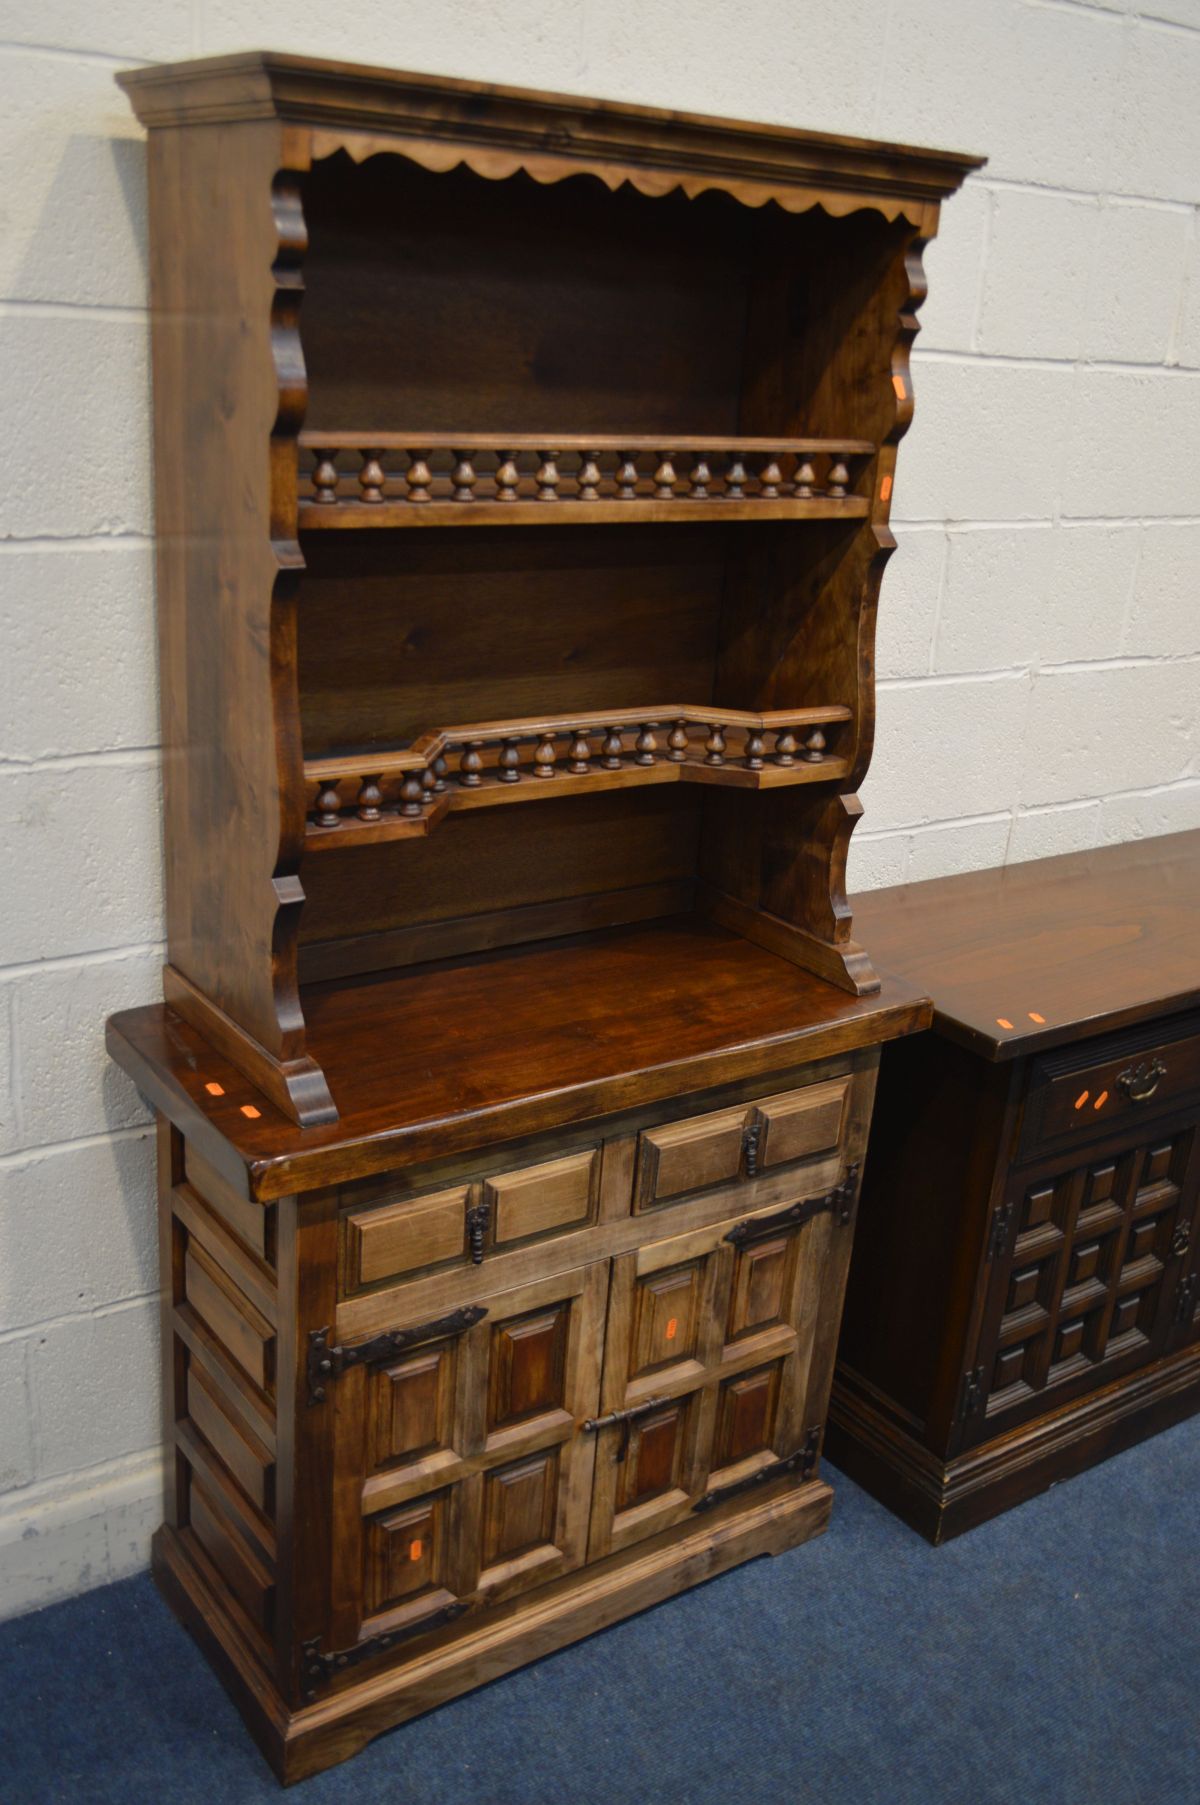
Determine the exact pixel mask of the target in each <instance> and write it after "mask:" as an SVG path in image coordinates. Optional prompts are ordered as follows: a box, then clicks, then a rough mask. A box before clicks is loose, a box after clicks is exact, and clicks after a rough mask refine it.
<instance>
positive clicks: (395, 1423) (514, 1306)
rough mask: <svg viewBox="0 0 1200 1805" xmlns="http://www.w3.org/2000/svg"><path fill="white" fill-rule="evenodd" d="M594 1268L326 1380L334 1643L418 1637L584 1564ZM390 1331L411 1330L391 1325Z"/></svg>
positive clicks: (599, 1302)
mask: <svg viewBox="0 0 1200 1805" xmlns="http://www.w3.org/2000/svg"><path fill="white" fill-rule="evenodd" d="M607 1290H608V1262H607V1261H599V1262H597V1263H596V1264H595V1265H592V1266H588V1267H583V1268H580V1269H578V1270H576V1271H574V1272H567V1273H562V1274H559V1275H558V1276H557V1277H555V1278H552V1279H545V1280H541V1281H539V1282H537V1283H534V1284H529V1285H524V1286H522V1287H520V1288H519V1289H517V1290H513V1291H507V1292H504V1293H502V1294H500V1295H499V1296H495V1297H486V1296H484V1297H481V1298H480V1299H479V1301H478V1303H477V1304H476V1305H475V1306H474V1307H473V1308H472V1309H471V1310H469V1311H467V1312H466V1315H467V1316H468V1317H470V1316H474V1315H475V1313H476V1312H477V1311H479V1310H483V1311H484V1312H485V1313H484V1314H482V1315H481V1316H479V1317H478V1320H474V1321H472V1322H470V1324H469V1326H467V1327H466V1328H464V1329H463V1330H462V1332H461V1333H458V1334H451V1335H443V1336H441V1337H440V1338H437V1339H433V1340H430V1341H428V1342H424V1341H422V1342H421V1343H420V1345H417V1346H414V1347H412V1348H410V1349H409V1350H407V1351H406V1352H404V1353H403V1354H402V1355H400V1356H399V1357H398V1358H396V1359H394V1360H383V1361H381V1362H379V1363H377V1364H371V1365H365V1366H360V1367H357V1368H354V1369H353V1370H350V1371H347V1372H344V1373H343V1374H342V1375H341V1377H340V1378H339V1379H338V1380H337V1383H336V1399H337V1410H338V1420H337V1438H336V1439H337V1454H336V1463H337V1482H336V1490H335V1496H336V1508H335V1523H334V1567H335V1575H334V1596H333V1600H332V1619H333V1621H332V1625H331V1639H332V1644H333V1646H334V1647H335V1648H341V1647H344V1646H346V1645H348V1644H354V1643H357V1642H359V1641H360V1640H363V1639H369V1638H372V1637H375V1636H381V1635H385V1634H386V1635H390V1636H392V1637H395V1636H397V1635H409V1634H413V1635H415V1634H419V1633H420V1631H421V1629H422V1627H423V1626H428V1627H429V1628H433V1627H436V1626H437V1625H438V1624H440V1623H442V1622H445V1621H446V1620H447V1618H448V1617H452V1616H454V1615H457V1614H459V1613H460V1612H462V1611H464V1610H466V1609H468V1608H471V1607H474V1606H478V1605H483V1604H490V1603H496V1602H499V1601H500V1600H501V1599H504V1598H509V1597H512V1596H513V1595H514V1594H515V1593H518V1592H521V1591H524V1590H526V1589H527V1588H528V1587H530V1586H535V1585H541V1584H543V1583H544V1582H545V1581H547V1580H549V1579H554V1578H556V1577H557V1576H558V1575H559V1574H561V1573H566V1572H569V1571H570V1570H571V1568H573V1567H576V1566H578V1565H579V1563H580V1562H581V1561H582V1560H583V1559H584V1556H585V1553H586V1543H587V1523H588V1510H589V1501H590V1493H591V1481H592V1467H593V1462H594V1458H595V1441H594V1438H593V1437H591V1436H587V1435H582V1434H578V1433H577V1432H576V1428H577V1424H578V1423H579V1422H581V1421H582V1420H583V1419H585V1418H587V1417H589V1416H591V1415H592V1414H594V1412H595V1410H596V1409H597V1406H598V1401H599V1381H600V1358H601V1353H600V1350H601V1339H602V1336H603V1332H604V1307H605V1299H606V1295H607ZM395 1326H396V1328H398V1329H406V1328H411V1327H413V1326H415V1325H412V1324H407V1323H404V1322H401V1321H397V1323H396V1325H395Z"/></svg>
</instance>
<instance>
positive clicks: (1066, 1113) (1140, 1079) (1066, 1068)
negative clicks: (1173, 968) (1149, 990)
mask: <svg viewBox="0 0 1200 1805" xmlns="http://www.w3.org/2000/svg"><path fill="white" fill-rule="evenodd" d="M1187 1025H1188V1026H1192V1027H1195V1028H1197V1031H1196V1032H1193V1033H1190V1034H1188V1033H1184V1034H1182V1035H1181V1034H1179V1033H1178V1032H1176V1033H1175V1034H1174V1035H1172V1033H1171V1028H1170V1024H1162V1025H1161V1028H1160V1033H1159V1035H1158V1036H1156V1035H1155V1034H1154V1033H1153V1031H1150V1032H1147V1030H1145V1029H1142V1030H1141V1031H1140V1032H1138V1033H1135V1034H1126V1035H1120V1036H1118V1035H1113V1036H1109V1037H1108V1038H1106V1039H1105V1040H1102V1041H1098V1042H1093V1043H1092V1044H1091V1045H1090V1046H1088V1045H1086V1044H1085V1045H1084V1046H1082V1047H1072V1048H1069V1049H1065V1050H1064V1051H1062V1052H1059V1053H1048V1054H1046V1055H1044V1056H1043V1057H1042V1058H1040V1059H1035V1060H1034V1062H1033V1067H1032V1070H1031V1072H1030V1076H1029V1089H1028V1093H1027V1095H1026V1101H1025V1117H1024V1122H1023V1124H1022V1128H1021V1149H1020V1150H1021V1156H1022V1157H1028V1156H1030V1155H1032V1154H1034V1153H1037V1152H1038V1151H1040V1150H1041V1149H1043V1148H1054V1147H1058V1146H1062V1145H1066V1144H1067V1143H1069V1142H1070V1141H1071V1140H1074V1139H1080V1140H1082V1139H1084V1138H1085V1137H1089V1138H1090V1137H1091V1136H1092V1135H1096V1134H1108V1133H1111V1131H1112V1130H1113V1128H1114V1127H1120V1126H1123V1125H1124V1124H1125V1123H1129V1124H1131V1125H1132V1124H1134V1123H1136V1122H1137V1121H1138V1120H1139V1119H1140V1118H1141V1117H1142V1116H1145V1115H1152V1114H1157V1113H1158V1111H1159V1110H1161V1109H1163V1108H1164V1107H1170V1106H1172V1105H1174V1104H1177V1103H1179V1102H1181V1101H1182V1100H1184V1099H1186V1098H1188V1097H1189V1096H1200V1024H1197V1023H1196V1019H1195V1018H1194V1017H1190V1018H1188V1024H1187Z"/></svg>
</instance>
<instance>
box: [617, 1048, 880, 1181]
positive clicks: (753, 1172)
mask: <svg viewBox="0 0 1200 1805" xmlns="http://www.w3.org/2000/svg"><path fill="white" fill-rule="evenodd" d="M849 1091H850V1080H849V1078H833V1079H830V1080H829V1081H827V1082H826V1083H824V1084H808V1085H805V1086H804V1087H803V1088H802V1089H800V1090H792V1091H780V1092H779V1093H778V1094H777V1095H775V1096H770V1097H761V1098H758V1099H756V1100H755V1101H754V1102H751V1103H743V1104H739V1105H738V1106H737V1108H736V1109H719V1110H716V1111H714V1112H713V1113H712V1114H711V1115H703V1116H688V1117H685V1119H684V1120H683V1121H680V1122H667V1123H664V1124H663V1125H662V1126H661V1127H657V1128H647V1129H645V1130H644V1131H643V1132H642V1134H641V1135H640V1136H639V1137H638V1158H637V1175H636V1178H635V1180H634V1209H635V1211H641V1210H647V1209H656V1208H658V1207H659V1206H660V1205H662V1204H668V1203H676V1202H678V1201H679V1200H681V1199H682V1198H684V1197H690V1196H693V1195H694V1194H695V1193H696V1192H697V1191H704V1190H709V1189H711V1188H712V1187H713V1186H715V1185H723V1184H730V1183H734V1182H736V1181H738V1180H742V1179H750V1178H754V1177H757V1176H758V1175H759V1174H760V1173H763V1172H768V1171H771V1170H774V1169H775V1168H777V1167H780V1166H786V1165H793V1164H797V1163H799V1162H800V1161H803V1160H810V1159H817V1158H821V1157H824V1156H826V1155H828V1154H830V1153H833V1152H835V1151H836V1150H837V1148H838V1147H839V1146H840V1145H841V1142H842V1135H843V1132H844V1129H845V1122H846V1102H847V1098H848V1095H849Z"/></svg>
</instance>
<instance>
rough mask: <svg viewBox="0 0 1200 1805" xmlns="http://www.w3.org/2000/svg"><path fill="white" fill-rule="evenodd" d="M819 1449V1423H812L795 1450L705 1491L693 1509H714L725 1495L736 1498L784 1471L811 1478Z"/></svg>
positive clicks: (766, 1483) (781, 1476) (815, 1468)
mask: <svg viewBox="0 0 1200 1805" xmlns="http://www.w3.org/2000/svg"><path fill="white" fill-rule="evenodd" d="M820 1451H821V1425H820V1423H814V1424H813V1426H812V1428H811V1429H810V1430H809V1432H808V1434H807V1435H806V1436H805V1437H804V1440H803V1441H802V1442H801V1444H800V1446H799V1447H798V1448H797V1449H796V1451H795V1453H794V1454H787V1455H785V1456H784V1458H783V1459H782V1460H773V1461H772V1462H771V1464H770V1465H769V1466H765V1467H759V1468H758V1470H757V1471H756V1472H753V1473H751V1474H750V1475H749V1477H748V1478H746V1479H736V1480H735V1481H734V1483H733V1484H732V1485H721V1486H718V1487H717V1489H716V1491H714V1492H705V1494H704V1496H703V1498H698V1499H697V1500H696V1503H695V1504H693V1506H692V1509H693V1510H694V1511H698V1510H715V1509H716V1508H717V1506H718V1504H724V1503H725V1500H726V1499H727V1498H736V1497H737V1496H738V1494H739V1493H741V1492H751V1491H754V1490H755V1489H756V1487H758V1486H760V1485H768V1484H769V1483H770V1481H771V1480H772V1479H782V1478H783V1477H784V1476H785V1474H787V1473H798V1474H799V1476H800V1478H801V1479H811V1478H812V1476H813V1474H814V1473H815V1472H816V1470H817V1456H818V1455H819V1454H820Z"/></svg>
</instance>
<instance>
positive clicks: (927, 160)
mask: <svg viewBox="0 0 1200 1805" xmlns="http://www.w3.org/2000/svg"><path fill="white" fill-rule="evenodd" d="M120 81H121V85H122V86H123V87H124V88H125V89H126V90H127V92H128V93H129V96H130V98H131V100H132V102H133V105H134V107H135V109H136V111H137V114H138V117H139V118H140V119H141V120H142V122H143V123H144V124H145V125H146V126H147V127H148V128H149V140H150V141H149V146H148V168H149V181H150V205H151V231H150V287H151V309H152V315H153V334H152V348H153V360H154V411H155V427H154V446H155V509H156V519H157V528H158V546H157V566H156V568H157V580H158V589H159V598H158V599H159V619H160V646H161V667H162V677H163V682H162V690H163V744H164V747H165V754H166V769H167V774H168V782H167V784H166V788H165V793H164V817H165V847H166V860H165V863H166V882H167V899H166V901H167V908H166V913H167V922H168V932H169V942H170V944H169V954H168V958H169V963H168V965H167V968H166V970H165V973H164V986H165V990H166V995H167V997H168V999H169V1001H170V1002H171V1004H172V1005H173V1007H174V1008H175V1009H176V1010H177V1011H178V1012H179V1013H180V1014H181V1015H183V1016H184V1017H185V1018H186V1019H187V1020H188V1021H189V1022H190V1023H191V1024H192V1025H193V1026H194V1027H196V1028H197V1029H198V1030H199V1031H200V1032H201V1033H202V1034H204V1035H205V1036H206V1037H207V1039H208V1041H209V1042H210V1044H212V1045H213V1046H214V1047H219V1048H220V1049H221V1050H222V1051H223V1053H224V1054H225V1055H226V1056H227V1057H229V1058H230V1059H231V1060H233V1061H234V1062H235V1063H236V1064H237V1065H239V1066H240V1067H241V1069H242V1070H243V1071H245V1072H246V1073H247V1074H248V1075H249V1076H250V1077H251V1078H252V1079H253V1081H254V1082H255V1083H256V1084H257V1085H258V1086H259V1087H260V1088H261V1089H262V1090H263V1091H264V1092H265V1093H266V1095H267V1096H268V1097H270V1098H271V1099H272V1100H274V1101H275V1102H276V1103H278V1105H279V1106H280V1107H281V1108H282V1109H284V1110H285V1111H287V1112H288V1114H289V1115H291V1116H292V1117H294V1119H296V1120H297V1121H298V1122H300V1123H301V1124H302V1125H304V1126H305V1127H316V1126H318V1125H319V1124H321V1123H327V1122H329V1121H331V1120H333V1119H335V1118H336V1114H337V1104H338V1100H337V1099H336V1098H335V1097H333V1096H331V1094H330V1091H329V1086H328V1083H327V1081H326V1076H325V1074H324V1072H323V1071H322V1069H321V1067H320V1064H319V1063H318V1061H317V1059H316V1058H315V1057H314V1054H313V1051H312V1048H311V1047H310V1045H309V1043H308V1038H307V1028H306V1024H305V1009H306V1002H305V984H306V982H308V981H311V982H314V983H315V982H318V981H320V982H325V981H332V982H339V983H340V982H341V981H343V980H347V981H351V982H352V981H354V979H355V977H356V976H357V975H358V974H366V973H370V972H378V971H382V970H389V969H393V968H396V969H398V968H400V967H402V966H405V965H409V964H414V965H417V966H422V965H423V964H425V963H426V962H428V961H430V960H437V959H439V958H444V957H451V956H453V955H454V954H455V953H457V952H462V951H473V950H478V949H480V948H483V947H496V946H503V945H518V944H521V943H522V942H524V941H525V940H528V939H530V938H540V937H550V936H555V935H562V934H564V933H575V932H577V931H584V929H586V930H587V931H590V930H591V929H592V928H596V927H600V926H604V925H615V924H619V923H621V922H628V921H634V920H645V919H651V918H653V917H654V916H658V915H668V914H672V913H677V912H680V911H684V912H686V911H689V910H694V911H696V912H699V913H702V914H704V915H705V916H707V917H708V918H709V919H711V920H714V921H716V922H719V923H721V924H722V925H723V926H725V927H728V928H730V929H732V931H733V932H734V933H735V934H737V935H739V936H741V937H743V938H745V939H749V940H754V941H757V942H758V943H759V944H760V945H763V946H766V947H768V948H769V949H770V950H771V951H772V952H773V953H776V954H778V955H780V956H781V957H783V958H786V959H788V960H791V961H792V962H793V963H794V964H796V965H799V966H802V967H804V968H805V969H807V970H809V971H811V972H814V973H816V974H817V975H818V976H819V977H820V978H821V979H823V980H826V981H828V982H829V983H832V984H836V985H839V986H841V987H842V988H843V989H846V990H850V991H853V992H858V993H862V992H864V991H867V990H871V989H874V988H876V987H877V986H878V979H877V977H876V975H875V974H874V972H873V971H872V969H871V966H870V962H869V959H868V958H867V955H866V952H865V950H864V949H863V948H862V947H860V946H858V945H857V943H856V942H855V940H854V938H853V935H852V922H851V916H850V911H849V909H848V907H847V904H846V897H845V891H844V876H845V868H846V853H847V847H848V842H849V838H850V833H851V831H852V829H853V826H854V823H855V821H856V819H857V818H858V815H859V813H860V810H859V805H858V802H857V797H856V794H855V792H856V791H857V789H858V787H859V785H860V783H861V781H862V779H863V777H864V776H865V774H866V771H867V768H868V765H869V763H870V759H871V753H872V746H873V741H874V653H873V643H874V639H873V636H874V624H875V610H876V604H877V601H878V596H879V586H880V579H881V576H882V572H883V567H884V564H885V563H886V560H887V557H888V555H889V552H890V549H891V547H892V544H893V540H892V536H891V533H890V531H889V526H888V523H889V513H890V506H891V501H892V496H893V488H894V481H895V470H896V458H897V451H898V447H899V443H900V440H901V438H902V436H903V434H904V432H905V430H906V429H907V427H908V424H909V422H910V420H911V418H912V410H913V392H912V383H911V380H910V372H909V348H910V346H911V343H912V340H913V337H914V335H915V333H916V331H917V324H918V322H917V310H918V308H919V306H920V303H921V300H922V298H923V296H924V292H925V284H924V277H923V274H922V269H921V251H922V247H923V245H924V243H925V241H926V240H927V239H928V238H930V237H931V236H932V235H933V234H934V233H935V232H936V230H937V225H938V215H939V208H940V206H941V203H942V201H943V200H945V199H946V197H947V196H949V195H951V194H952V193H953V192H954V191H955V189H956V188H958V186H959V185H960V183H961V182H962V180H963V178H964V177H965V176H966V175H967V174H968V173H969V172H970V171H971V170H972V169H973V168H975V167H977V166H978V162H979V160H978V159H977V158H973V157H968V156H962V155H958V154H955V153H952V152H946V151H940V150H925V149H915V148H912V147H908V146H903V145H897V144H880V143H869V142H867V141H865V140H861V139H852V138H844V137H838V136H832V135H829V134H826V133H821V132H813V131H798V130H795V129H792V128H788V127H781V126H770V125H755V124H747V123H745V122H741V121H737V120H726V119H712V118H703V117H699V116H696V115H691V114H684V113H677V112H667V111H663V110H659V109H655V108H646V107H635V106H626V105H623V104H620V103H613V102H606V101H596V100H588V99H584V98H581V97H578V96H571V95H562V94H539V93H532V92H527V91H522V90H518V89H511V88H495V87H488V86H484V85H482V84H479V83H473V82H463V81H454V80H447V79H443V78H440V77H437V76H431V75H421V74H413V73H410V72H405V71H399V70H386V69H372V68H367V67H362V66H356V65H350V64H342V63H330V62H325V61H321V60H318V59H313V58H306V57H299V56H289V55H281V54H277V53H273V52H261V51H258V52H247V53H244V54H240V55H237V56H231V57H217V58H211V59H206V60H203V61H197V62H191V63H185V64H178V65H174V66H161V65H160V66H156V67H147V68H141V69H137V70H133V71H131V72H129V73H127V74H123V75H122V76H121V77H120ZM756 522H757V523H759V524H758V525H757V526H756V525H755V523H756ZM678 524H686V525H687V526H688V527H689V528H690V530H688V531H669V530H665V529H667V528H668V527H670V526H674V525H678ZM508 526H519V527H521V528H525V527H530V528H534V527H536V528H538V529H540V530H538V531H532V530H530V531H524V530H522V531H519V532H509V531H506V530H504V529H505V528H506V527H508ZM660 526H661V527H662V528H663V529H664V530H662V531H660V530H659V528H660ZM414 527H433V528H447V529H461V528H465V527H474V528H476V529H481V530H476V531H474V532H470V531H461V530H446V531H431V532H428V531H427V532H413V531H411V530H408V529H411V528H414ZM556 527H557V528H559V529H560V530H558V531H555V528H556ZM347 529H350V530H347ZM357 529H367V530H357ZM372 529H374V530H372ZM379 529H384V530H382V531H381V530H379ZM388 529H401V530H397V531H390V530H388ZM589 529H590V530H589ZM666 698H669V699H666ZM526 802H530V803H532V802H545V803H546V804H547V805H548V806H546V807H528V808H526V807H524V806H521V805H523V804H524V803H526ZM556 804H557V806H556ZM514 805H515V806H514ZM343 847H344V848H346V849H347V850H353V852H354V856H353V857H350V858H346V859H339V858H338V857H336V856H330V855H331V854H334V853H335V852H336V850H337V849H340V848H343ZM359 848H361V849H362V850H361V851H359V850H357V849H359ZM414 981H416V982H419V981H420V980H419V979H417V980H414Z"/></svg>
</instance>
